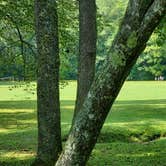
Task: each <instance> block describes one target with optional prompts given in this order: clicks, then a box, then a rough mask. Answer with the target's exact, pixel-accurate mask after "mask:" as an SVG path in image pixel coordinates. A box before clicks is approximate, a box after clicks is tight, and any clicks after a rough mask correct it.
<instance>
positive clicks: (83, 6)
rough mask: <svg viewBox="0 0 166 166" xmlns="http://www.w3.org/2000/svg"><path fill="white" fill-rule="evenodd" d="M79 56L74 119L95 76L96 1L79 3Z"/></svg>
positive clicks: (88, 0) (81, 0)
mask: <svg viewBox="0 0 166 166" xmlns="http://www.w3.org/2000/svg"><path fill="white" fill-rule="evenodd" d="M79 22H80V24H79V30H80V32H79V36H80V37H79V38H80V41H79V56H78V78H77V98H76V105H75V110H74V116H73V123H74V119H75V117H76V115H77V113H78V112H79V110H80V108H81V106H82V104H83V102H84V100H85V97H86V95H87V94H88V91H89V89H90V86H91V84H92V81H93V79H94V75H95V61H96V38H97V28H96V1H95V0H80V1H79Z"/></svg>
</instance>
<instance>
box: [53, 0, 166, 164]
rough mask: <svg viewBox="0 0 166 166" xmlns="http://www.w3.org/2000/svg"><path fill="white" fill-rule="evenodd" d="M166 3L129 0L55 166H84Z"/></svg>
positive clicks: (162, 13)
mask: <svg viewBox="0 0 166 166" xmlns="http://www.w3.org/2000/svg"><path fill="white" fill-rule="evenodd" d="M165 10H166V1H165V0H147V1H144V0H130V1H129V4H128V7H127V11H126V14H125V17H124V19H123V21H122V23H121V26H120V29H119V32H118V34H117V35H116V37H115V39H114V41H113V44H112V46H111V49H110V54H109V55H108V56H107V58H106V59H105V63H104V64H103V66H102V67H101V69H100V70H99V72H98V73H97V75H96V76H95V79H94V81H93V83H92V86H91V88H90V91H89V92H88V95H87V97H86V99H85V102H84V104H83V106H82V107H81V109H80V112H79V113H78V115H77V117H76V119H75V122H74V125H73V127H72V130H71V132H70V135H69V137H68V140H67V142H66V145H65V149H64V151H63V153H62V154H61V156H60V158H59V159H58V161H57V163H56V166H74V165H77V166H84V165H85V164H86V162H87V160H88V158H89V155H90V153H91V151H92V149H93V147H94V145H95V143H96V141H97V138H98V135H99V133H100V130H101V128H102V126H103V123H104V121H105V119H106V116H107V114H108V112H109V110H110V108H111V106H112V104H113V102H114V100H115V99H116V97H117V95H118V93H119V91H120V89H121V87H122V85H123V83H124V81H125V79H126V77H127V76H128V74H129V72H130V70H131V68H132V66H133V65H134V64H135V62H136V60H137V58H138V56H139V55H140V53H141V52H142V51H143V50H144V49H145V47H146V42H147V41H148V39H149V37H150V36H151V34H152V32H153V30H154V29H155V27H156V26H157V25H158V24H159V22H160V20H161V18H162V17H163V15H164V14H165Z"/></svg>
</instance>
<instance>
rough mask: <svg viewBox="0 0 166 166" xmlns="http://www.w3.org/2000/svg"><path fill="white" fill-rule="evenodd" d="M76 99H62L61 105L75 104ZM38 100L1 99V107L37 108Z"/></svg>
mask: <svg viewBox="0 0 166 166" xmlns="http://www.w3.org/2000/svg"><path fill="white" fill-rule="evenodd" d="M74 103H75V101H74V100H62V101H61V106H62V107H66V106H74ZM36 106H37V102H36V100H20V101H17V100H16V101H0V109H36Z"/></svg>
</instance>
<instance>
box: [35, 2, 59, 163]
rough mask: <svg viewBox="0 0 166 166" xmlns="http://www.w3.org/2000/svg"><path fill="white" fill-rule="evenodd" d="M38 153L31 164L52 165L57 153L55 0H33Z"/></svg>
mask: <svg viewBox="0 0 166 166" xmlns="http://www.w3.org/2000/svg"><path fill="white" fill-rule="evenodd" d="M35 18H36V20H35V23H36V40H37V51H38V52H37V54H38V57H37V61H38V66H37V111H38V150H37V159H36V161H35V162H34V163H33V165H40V166H42V165H44V166H45V165H48V166H51V165H54V164H55V161H56V160H57V158H58V156H59V154H60V152H61V150H62V145H61V127H60V102H59V64H60V61H59V45H58V16H57V4H56V0H35Z"/></svg>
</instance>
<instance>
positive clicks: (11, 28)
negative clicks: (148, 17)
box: [0, 0, 166, 80]
mask: <svg viewBox="0 0 166 166" xmlns="http://www.w3.org/2000/svg"><path fill="white" fill-rule="evenodd" d="M33 3H34V2H33V1H32V0H23V1H22V0H17V1H12V0H1V1H0V17H1V22H0V43H1V44H0V71H1V72H0V78H4V77H12V78H13V77H14V78H15V79H16V80H35V78H36V58H37V51H36V39H35V31H34V20H35V19H34V15H33V13H34V5H33ZM126 5H127V1H126V0H118V1H114V0H103V1H100V0H98V1H97V25H98V39H97V57H96V58H97V59H96V69H97V70H98V68H99V66H100V65H101V64H102V63H103V59H104V58H105V57H106V55H107V53H108V52H109V46H110V45H111V43H112V41H113V38H114V36H115V34H116V32H117V30H118V26H119V25H120V23H121V20H122V17H123V15H124V12H125V8H126ZM58 16H59V40H60V44H59V45H60V58H61V65H60V78H61V80H74V79H76V78H77V55H78V53H79V47H78V41H79V38H78V33H79V28H78V2H77V1H74V0H73V1H72V3H71V2H69V1H67V0H59V1H58ZM165 26H166V23H165V19H163V20H162V22H161V23H160V25H159V26H158V27H157V29H156V30H155V31H154V33H153V35H152V36H151V39H150V41H149V42H148V46H147V48H146V50H145V51H144V52H143V53H142V55H141V56H140V57H139V59H138V61H137V63H136V65H135V66H134V67H133V69H132V71H131V73H130V75H129V77H128V79H129V80H154V79H155V78H156V79H157V77H160V76H162V77H166V55H165V54H166V42H165V41H166V35H165V34H166V33H165V31H166V29H165ZM108 36H109V38H108Z"/></svg>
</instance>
